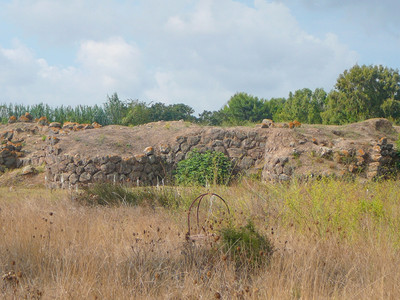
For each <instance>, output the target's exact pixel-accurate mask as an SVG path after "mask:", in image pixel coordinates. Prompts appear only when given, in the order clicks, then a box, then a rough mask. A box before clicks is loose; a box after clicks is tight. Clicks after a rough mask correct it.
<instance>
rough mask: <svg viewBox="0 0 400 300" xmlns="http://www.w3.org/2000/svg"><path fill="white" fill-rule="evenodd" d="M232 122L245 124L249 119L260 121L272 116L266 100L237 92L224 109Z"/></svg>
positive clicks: (228, 119)
mask: <svg viewBox="0 0 400 300" xmlns="http://www.w3.org/2000/svg"><path fill="white" fill-rule="evenodd" d="M222 110H223V112H224V114H225V115H226V118H227V121H228V122H229V123H231V124H237V125H240V124H243V123H245V122H247V121H250V122H260V121H261V120H262V119H264V118H268V117H270V113H269V107H268V104H267V103H266V101H264V100H259V99H258V98H257V97H254V96H251V95H248V94H246V93H236V94H235V95H234V96H232V97H231V99H230V100H229V101H228V103H227V104H226V105H225V106H224V108H223V109H222Z"/></svg>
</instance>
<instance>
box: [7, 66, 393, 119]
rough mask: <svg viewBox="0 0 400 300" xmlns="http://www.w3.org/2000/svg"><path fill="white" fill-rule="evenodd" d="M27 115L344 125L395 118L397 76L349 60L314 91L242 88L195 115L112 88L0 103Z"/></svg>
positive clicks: (177, 106)
mask: <svg viewBox="0 0 400 300" xmlns="http://www.w3.org/2000/svg"><path fill="white" fill-rule="evenodd" d="M27 111H28V112H30V113H31V114H32V115H33V117H35V118H39V117H41V116H46V117H47V119H48V120H49V121H57V122H60V123H63V122H65V121H71V122H79V123H92V122H97V123H100V124H102V125H109V124H119V125H133V126H135V125H140V124H145V123H149V122H156V121H160V120H164V121H174V120H185V121H192V122H198V123H201V124H204V125H214V126H215V125H245V124H247V123H254V122H260V121H262V120H263V119H272V120H274V121H276V122H285V121H293V120H297V121H299V122H301V123H308V124H320V123H323V124H345V123H351V122H358V121H362V120H365V119H369V118H377V117H384V118H388V119H390V120H391V121H394V122H396V123H400V75H399V71H398V70H393V69H391V68H387V67H384V66H372V65H371V66H366V65H363V66H359V65H355V66H353V67H352V68H351V69H349V70H345V71H344V72H343V74H340V75H339V77H338V79H337V82H336V85H335V86H334V89H333V90H332V91H330V92H329V93H327V92H326V91H324V90H323V89H322V88H317V89H315V90H314V91H312V90H310V89H308V88H303V89H300V90H296V91H294V92H290V93H289V96H288V98H287V99H286V98H271V99H262V98H258V97H255V96H252V95H250V94H247V93H243V92H240V93H236V94H235V95H233V96H232V97H231V98H230V99H229V101H228V102H227V103H226V105H224V106H223V107H222V108H221V109H220V110H217V111H207V110H205V111H203V112H202V113H200V114H199V116H198V117H195V116H194V115H193V113H194V110H193V108H191V107H190V106H188V105H186V104H182V103H179V104H170V105H166V104H164V103H159V102H158V103H152V102H150V103H146V102H142V101H139V100H126V101H121V100H120V99H119V97H118V95H117V93H114V94H113V95H111V96H107V101H106V102H105V103H104V104H103V105H94V106H86V105H78V106H76V107H71V106H61V107H56V108H53V107H50V106H49V105H47V104H43V103H41V104H38V105H32V106H29V105H27V106H25V105H20V104H14V105H13V104H10V105H5V104H3V105H0V120H1V121H2V122H3V123H5V122H7V120H8V118H9V117H10V116H12V115H14V116H16V117H17V118H18V117H19V116H21V115H23V114H24V113H25V112H27Z"/></svg>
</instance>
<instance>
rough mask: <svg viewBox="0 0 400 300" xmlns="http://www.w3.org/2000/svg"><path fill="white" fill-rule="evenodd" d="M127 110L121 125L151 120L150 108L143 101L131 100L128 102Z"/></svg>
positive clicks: (138, 123) (135, 124)
mask: <svg viewBox="0 0 400 300" xmlns="http://www.w3.org/2000/svg"><path fill="white" fill-rule="evenodd" d="M127 106H128V109H127V110H128V112H127V114H126V116H125V117H124V118H123V120H122V123H123V125H133V126H137V125H140V124H146V123H149V122H151V116H150V108H149V107H148V106H147V104H146V103H145V102H141V101H139V100H131V101H129V102H128V105H127Z"/></svg>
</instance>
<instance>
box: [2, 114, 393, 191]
mask: <svg viewBox="0 0 400 300" xmlns="http://www.w3.org/2000/svg"><path fill="white" fill-rule="evenodd" d="M45 121H47V120H45ZM290 125H292V126H290ZM398 132H399V130H398V127H394V126H392V124H391V123H390V122H389V121H387V120H386V119H372V120H367V121H365V122H360V123H355V124H350V125H347V126H324V125H304V124H303V125H301V124H297V123H296V124H289V125H287V124H273V123H271V122H269V123H268V124H267V123H266V124H264V123H263V124H262V125H260V126H256V127H255V128H250V127H222V128H221V127H208V126H198V125H196V124H191V123H188V122H183V121H174V122H163V121H160V122H156V123H150V124H146V125H141V126H136V127H124V126H117V125H112V126H105V127H101V126H98V124H97V125H96V124H91V125H89V124H76V123H66V124H64V125H63V126H62V125H61V124H58V123H52V124H48V123H47V122H44V120H36V123H35V122H34V121H24V122H17V121H16V122H15V123H10V124H8V125H1V126H0V137H1V140H2V148H1V149H0V166H2V167H3V170H4V169H5V168H7V169H11V168H14V167H22V166H26V165H33V166H39V165H42V164H46V165H47V173H46V176H47V181H48V182H51V183H54V184H55V185H57V186H60V185H68V186H70V185H71V184H72V185H74V184H77V183H83V184H86V183H90V182H94V181H103V180H113V181H116V180H118V181H127V182H129V181H130V182H139V181H140V182H141V183H142V184H155V183H156V182H160V181H162V180H164V179H166V178H167V177H168V176H170V174H171V171H172V170H173V169H174V168H175V167H176V164H177V162H179V161H180V160H182V159H184V158H185V156H186V154H187V153H188V152H189V151H190V150H192V149H195V148H196V149H198V150H199V151H203V152H204V151H207V150H214V151H221V152H224V153H225V154H226V155H227V156H229V157H230V158H231V160H233V161H234V163H235V166H236V170H237V171H246V172H260V173H261V171H262V177H263V179H264V180H288V179H290V178H292V177H294V176H303V175H304V176H311V177H313V176H321V175H322V176H331V175H332V176H343V175H346V174H354V175H359V176H362V177H365V178H373V177H376V176H378V175H380V174H386V173H387V172H385V169H386V170H393V165H394V164H395V160H396V159H397V152H396V151H395V150H394V147H393V143H394V141H395V140H397V138H398ZM382 138H384V139H382ZM110 163H111V164H113V165H110ZM106 164H108V166H107V167H106V166H104V165H106ZM67 166H68V167H67ZM134 170H135V171H134ZM0 171H1V169H0Z"/></svg>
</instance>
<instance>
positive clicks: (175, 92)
mask: <svg viewBox="0 0 400 300" xmlns="http://www.w3.org/2000/svg"><path fill="white" fill-rule="evenodd" d="M399 11H400V1H398V0H380V1H378V0H375V1H374V0H319V1H317V0H276V1H267V0H168V1H166V0H131V1H128V0H114V1H112V0H68V1H67V0H2V1H0V103H10V102H12V103H24V104H36V103H40V102H44V103H48V104H51V105H53V106H56V105H61V104H64V105H72V106H75V105H78V104H86V105H94V104H102V103H104V102H105V100H106V97H107V95H111V94H112V93H114V92H117V93H118V95H119V97H120V99H122V100H126V99H139V100H142V101H147V102H150V101H153V102H164V103H166V104H172V103H185V104H188V105H190V106H192V107H193V108H195V110H196V112H201V111H203V110H205V109H206V110H216V109H219V108H221V107H222V106H223V105H224V104H225V103H226V102H227V101H228V100H229V98H230V97H231V96H232V95H233V94H234V93H236V92H247V93H249V94H252V95H255V96H258V97H260V98H267V99H269V98H272V97H287V95H288V93H289V92H290V91H295V90H296V89H301V88H305V87H307V88H311V89H314V88H317V87H322V88H324V89H325V90H327V91H329V90H331V89H332V88H333V86H334V84H335V82H336V79H337V77H338V75H339V74H341V73H342V72H343V71H344V70H345V69H349V68H351V67H352V66H353V65H354V64H356V63H358V64H360V65H362V64H366V65H371V64H382V65H385V66H387V67H390V68H393V69H398V68H399V67H400V55H399V50H400V26H399V25H398V23H397V22H398V21H397V19H398V15H397V14H398V12H399Z"/></svg>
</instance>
